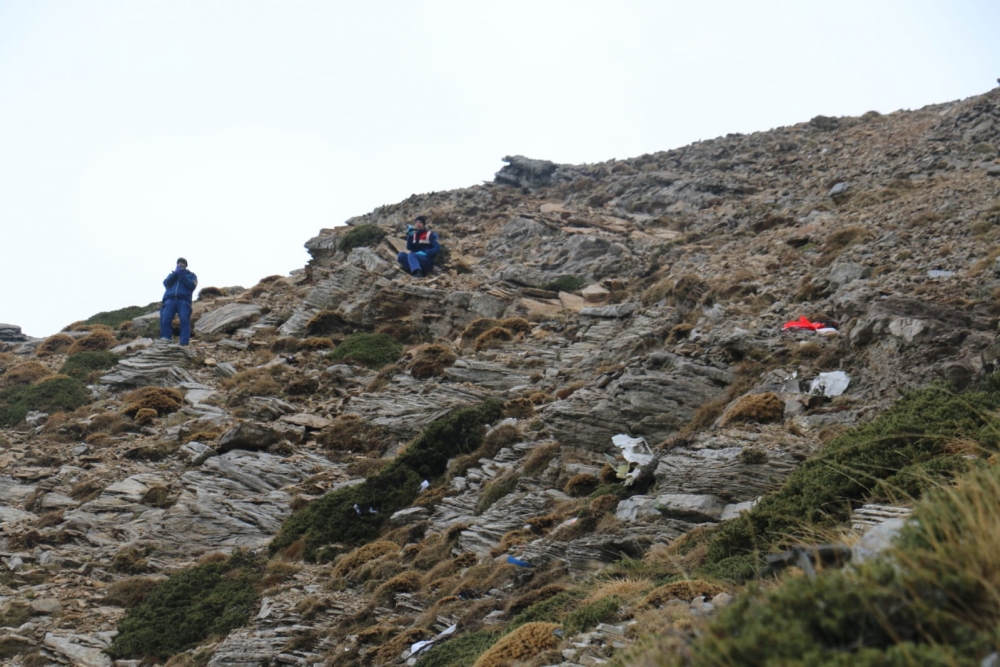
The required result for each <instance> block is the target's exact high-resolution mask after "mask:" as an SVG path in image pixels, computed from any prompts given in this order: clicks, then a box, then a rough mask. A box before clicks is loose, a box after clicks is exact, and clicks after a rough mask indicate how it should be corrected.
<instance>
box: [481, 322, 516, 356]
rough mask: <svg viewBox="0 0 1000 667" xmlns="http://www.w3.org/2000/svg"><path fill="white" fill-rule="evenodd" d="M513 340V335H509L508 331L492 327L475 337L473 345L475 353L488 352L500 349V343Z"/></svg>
mask: <svg viewBox="0 0 1000 667" xmlns="http://www.w3.org/2000/svg"><path fill="white" fill-rule="evenodd" d="M511 340H514V334H513V333H511V331H510V329H506V328H504V327H493V328H492V329H487V330H486V331H484V332H483V333H481V334H479V335H478V336H476V341H475V343H474V345H473V347H474V348H475V350H476V352H480V351H482V350H489V349H491V348H494V347H500V345H501V344H502V343H505V342H507V341H511Z"/></svg>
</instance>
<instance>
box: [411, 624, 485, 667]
mask: <svg viewBox="0 0 1000 667" xmlns="http://www.w3.org/2000/svg"><path fill="white" fill-rule="evenodd" d="M499 638H500V635H498V634H490V633H488V632H484V631H482V630H480V631H479V632H470V633H469V634H466V635H462V636H461V637H456V638H455V639H452V640H449V641H447V642H445V643H444V644H439V645H437V646H435V647H434V648H432V649H430V650H429V651H427V653H424V654H423V655H422V656H420V658H418V659H417V664H416V666H415V667H468V666H469V665H471V664H473V663H474V662H476V658H478V657H479V656H480V655H482V654H483V653H485V652H486V649H488V648H490V647H491V646H493V645H494V644H496V643H497V639H499Z"/></svg>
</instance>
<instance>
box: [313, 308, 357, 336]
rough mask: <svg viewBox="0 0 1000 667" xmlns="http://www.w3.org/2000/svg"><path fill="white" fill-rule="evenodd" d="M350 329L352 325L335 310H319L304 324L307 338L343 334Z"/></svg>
mask: <svg viewBox="0 0 1000 667" xmlns="http://www.w3.org/2000/svg"><path fill="white" fill-rule="evenodd" d="M352 328H353V325H352V324H351V323H350V322H348V321H347V319H345V318H344V316H343V315H341V314H340V313H339V312H338V311H336V310H321V311H319V312H318V313H316V314H315V315H313V316H312V317H311V318H309V321H308V322H306V333H307V334H308V335H309V336H329V335H330V334H338V333H339V334H343V333H347V332H348V331H350V330H351V329H352Z"/></svg>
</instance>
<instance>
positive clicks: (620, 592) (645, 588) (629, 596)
mask: <svg viewBox="0 0 1000 667" xmlns="http://www.w3.org/2000/svg"><path fill="white" fill-rule="evenodd" d="M652 588H653V582H652V581H651V580H649V579H643V578H639V579H614V580H612V581H602V582H600V583H598V584H597V585H596V586H595V587H594V590H593V591H591V593H590V595H588V596H587V597H586V598H584V600H583V602H581V603H580V604H581V605H586V604H590V603H591V602H597V601H598V600H601V599H603V598H607V597H616V598H618V599H619V600H620V601H621V604H622V606H623V607H630V606H632V605H633V604H635V603H636V602H638V601H639V600H640V599H642V597H643V596H644V595H645V594H646V593H648V592H649V590H650V589H652Z"/></svg>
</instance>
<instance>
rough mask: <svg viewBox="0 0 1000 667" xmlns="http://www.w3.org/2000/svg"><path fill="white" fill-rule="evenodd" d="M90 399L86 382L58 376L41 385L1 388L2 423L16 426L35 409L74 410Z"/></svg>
mask: <svg viewBox="0 0 1000 667" xmlns="http://www.w3.org/2000/svg"><path fill="white" fill-rule="evenodd" d="M89 402H90V392H89V391H88V390H87V387H85V386H84V384H83V383H82V382H80V381H79V380H77V379H75V378H71V377H67V376H65V375H57V376H55V377H52V378H50V379H48V380H43V381H42V382H39V383H38V384H33V385H27V386H21V387H10V388H8V389H4V390H2V391H0V426H14V425H15V424H17V423H18V422H20V421H21V420H22V419H24V416H25V415H27V414H28V413H29V412H30V411H32V410H39V411H41V412H47V413H49V414H52V413H54V412H70V411H72V410H76V409H77V408H78V407H80V406H82V405H86V404H87V403H89Z"/></svg>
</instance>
